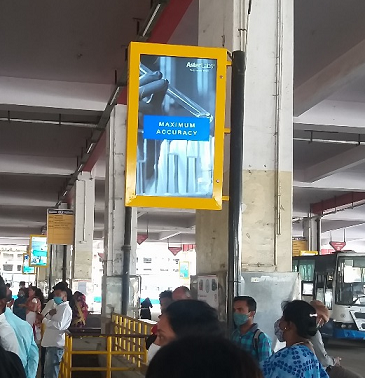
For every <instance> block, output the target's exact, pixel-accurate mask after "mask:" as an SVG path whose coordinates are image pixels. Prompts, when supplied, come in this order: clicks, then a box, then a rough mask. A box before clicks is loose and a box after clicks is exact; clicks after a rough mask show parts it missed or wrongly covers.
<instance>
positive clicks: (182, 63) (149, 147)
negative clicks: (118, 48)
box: [136, 54, 217, 198]
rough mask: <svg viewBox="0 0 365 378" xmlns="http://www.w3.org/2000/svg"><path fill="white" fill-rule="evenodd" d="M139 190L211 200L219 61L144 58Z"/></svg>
mask: <svg viewBox="0 0 365 378" xmlns="http://www.w3.org/2000/svg"><path fill="white" fill-rule="evenodd" d="M139 73H140V75H139V109H138V149H137V150H138V151H137V176H136V194H137V195H141V196H171V197H200V198H211V197H212V195H213V168H214V138H215V135H214V125H215V120H214V114H215V104H216V80H217V61H216V60H215V59H203V58H191V57H175V56H157V55H144V54H142V55H141V56H140V70H139Z"/></svg>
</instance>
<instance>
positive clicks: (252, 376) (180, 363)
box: [146, 301, 262, 378]
mask: <svg viewBox="0 0 365 378" xmlns="http://www.w3.org/2000/svg"><path fill="white" fill-rule="evenodd" d="M181 302H187V301H181ZM164 377H169V378H186V377H189V378H222V377H229V378H262V373H261V371H260V369H259V368H258V366H257V364H256V362H255V361H254V360H253V358H252V357H251V356H250V355H249V354H248V353H247V352H245V351H243V350H240V349H239V348H238V347H236V346H235V345H234V344H232V343H231V342H230V341H228V340H226V339H224V338H222V337H214V336H204V337H202V336H190V337H185V338H182V339H180V340H176V341H173V342H172V343H169V344H168V345H166V346H164V347H162V348H161V349H160V350H159V351H158V352H157V353H156V355H155V356H154V357H153V359H152V360H151V363H150V365H149V366H148V369H147V373H146V378H164Z"/></svg>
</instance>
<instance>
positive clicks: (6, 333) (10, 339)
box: [0, 285, 19, 354]
mask: <svg viewBox="0 0 365 378" xmlns="http://www.w3.org/2000/svg"><path fill="white" fill-rule="evenodd" d="M7 290H8V288H7V287H6V286H5V285H0V345H1V346H2V347H3V348H4V349H5V350H6V351H8V352H12V353H15V354H18V352H19V344H18V340H17V338H16V335H15V332H14V330H13V328H12V327H11V326H10V324H9V323H8V321H7V319H6V316H5V310H6V309H7V305H6V304H7V302H8V299H7ZM9 311H10V310H9Z"/></svg>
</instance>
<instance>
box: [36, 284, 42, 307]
mask: <svg viewBox="0 0 365 378" xmlns="http://www.w3.org/2000/svg"><path fill="white" fill-rule="evenodd" d="M34 296H35V297H36V298H38V299H39V300H40V302H41V306H42V308H43V306H44V295H43V293H42V290H41V289H39V288H36V289H35V290H34Z"/></svg>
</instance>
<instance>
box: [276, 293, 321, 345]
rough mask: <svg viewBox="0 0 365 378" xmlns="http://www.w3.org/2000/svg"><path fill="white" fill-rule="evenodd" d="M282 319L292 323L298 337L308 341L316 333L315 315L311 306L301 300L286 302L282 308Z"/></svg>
mask: <svg viewBox="0 0 365 378" xmlns="http://www.w3.org/2000/svg"><path fill="white" fill-rule="evenodd" d="M283 319H284V320H285V321H287V322H292V323H294V324H295V326H296V328H297V334H298V335H299V336H300V337H304V338H305V339H308V338H309V337H311V336H314V335H315V334H316V332H317V313H316V310H315V309H314V307H313V306H311V305H310V304H309V303H307V302H305V301H301V300H295V301H292V302H286V303H285V304H284V306H283Z"/></svg>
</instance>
